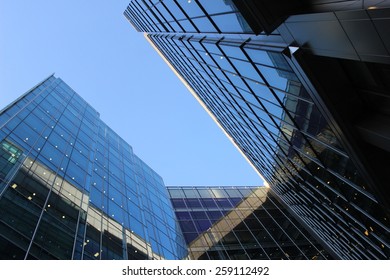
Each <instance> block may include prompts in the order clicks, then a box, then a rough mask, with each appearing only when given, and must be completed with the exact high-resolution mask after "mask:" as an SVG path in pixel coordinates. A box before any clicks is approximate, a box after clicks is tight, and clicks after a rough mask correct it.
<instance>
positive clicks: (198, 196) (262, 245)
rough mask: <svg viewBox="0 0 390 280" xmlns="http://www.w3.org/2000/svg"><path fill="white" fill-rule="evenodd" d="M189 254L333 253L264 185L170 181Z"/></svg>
mask: <svg viewBox="0 0 390 280" xmlns="http://www.w3.org/2000/svg"><path fill="white" fill-rule="evenodd" d="M168 191H169V193H170V196H171V200H172V204H173V206H174V208H175V213H176V217H177V219H178V221H179V224H180V227H181V229H182V231H183V234H184V237H185V239H186V242H187V244H188V251H189V258H190V259H196V260H202V259H206V260H207V259H215V260H226V259H228V260H229V259H230V260H247V259H248V260H254V259H265V260H269V259H270V260H280V259H293V260H297V259H330V258H332V257H331V256H330V255H329V254H328V253H327V252H326V251H325V250H324V249H323V248H322V247H321V246H320V245H319V244H318V243H317V242H316V241H315V240H313V238H312V237H310V235H309V234H308V233H307V231H306V230H305V229H304V228H303V227H302V226H300V225H299V223H297V222H296V221H295V219H294V218H293V217H292V216H291V215H290V214H289V213H288V212H287V211H286V210H285V208H284V207H283V206H282V205H281V204H280V203H279V202H278V201H277V200H276V199H275V198H274V197H273V196H272V194H271V193H270V192H269V188H267V187H168Z"/></svg>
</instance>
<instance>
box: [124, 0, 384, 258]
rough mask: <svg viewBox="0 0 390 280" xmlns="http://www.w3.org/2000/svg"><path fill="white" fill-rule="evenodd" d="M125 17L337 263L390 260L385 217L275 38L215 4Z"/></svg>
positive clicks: (149, 9)
mask: <svg viewBox="0 0 390 280" xmlns="http://www.w3.org/2000/svg"><path fill="white" fill-rule="evenodd" d="M211 2H212V4H211ZM125 16H126V17H127V18H128V20H129V21H130V22H131V23H132V24H133V26H134V27H135V28H136V29H137V30H138V31H141V32H145V33H147V38H148V39H149V40H150V42H151V43H152V44H153V45H154V46H155V47H156V49H157V50H158V52H159V53H160V54H161V55H162V56H163V57H164V58H165V59H166V60H167V61H168V63H169V64H171V66H172V67H173V68H174V70H175V71H176V73H177V74H178V75H179V76H180V77H182V78H183V79H184V80H185V82H186V84H187V85H188V86H189V87H190V89H191V90H192V91H193V92H194V93H195V94H196V95H197V96H198V97H199V98H200V100H201V103H203V104H204V105H205V106H206V107H207V110H208V111H209V112H210V113H211V114H212V115H214V116H215V117H216V119H217V120H218V122H219V124H220V125H221V126H222V127H223V129H224V130H225V131H226V132H227V133H228V134H229V135H230V136H231V137H232V139H233V141H234V142H235V144H237V146H238V147H239V148H240V150H241V151H242V152H243V153H244V154H245V156H246V157H247V158H248V159H249V160H250V162H251V163H252V164H253V166H254V167H255V168H256V169H257V170H258V171H259V172H260V173H261V174H262V175H263V177H264V178H265V180H266V181H267V183H269V185H270V186H271V190H272V192H273V193H274V194H275V195H277V196H278V197H279V198H280V199H281V200H282V201H283V202H284V203H285V204H287V205H288V206H289V209H290V210H292V211H293V213H294V215H295V216H296V217H297V218H299V220H300V222H301V223H302V225H304V226H305V227H306V228H307V229H308V230H309V231H310V233H311V234H313V236H314V237H315V238H317V240H319V241H321V242H325V243H326V245H327V246H328V248H329V250H330V252H331V253H332V255H333V256H334V257H335V258H341V259H388V258H390V222H389V215H388V210H386V209H384V208H383V206H382V205H381V203H380V202H379V199H378V197H377V196H376V193H375V191H374V190H375V186H374V185H373V183H372V182H371V181H369V180H367V177H366V175H362V172H361V170H362V167H360V166H359V167H357V165H356V163H355V161H354V160H352V158H353V157H354V155H352V154H351V152H350V150H348V149H347V148H346V147H345V145H344V142H342V141H340V137H339V135H340V133H339V132H338V131H337V132H336V131H335V128H334V126H332V125H330V123H329V119H328V118H327V117H325V116H324V115H323V113H322V111H321V110H320V109H319V105H318V101H317V100H316V99H313V94H312V89H311V88H310V87H308V86H307V83H304V82H303V81H302V80H300V78H298V77H299V75H297V73H295V72H294V71H293V69H292V68H291V63H290V61H289V57H288V55H286V50H288V44H286V43H285V40H284V38H282V36H280V34H279V33H278V30H275V31H274V32H272V33H271V34H269V35H265V34H263V33H261V34H259V35H255V34H253V33H254V32H251V30H250V29H249V28H248V27H247V26H248V25H247V24H246V22H245V19H244V18H243V17H242V16H240V13H239V12H238V11H237V9H236V8H235V6H234V4H233V3H232V2H231V1H222V0H221V1H197V0H193V1H173V0H168V1H136V0H135V1H131V2H130V4H129V6H128V8H127V10H126V11H125ZM233 17H235V20H233V19H232V18H233ZM222 25H225V26H226V29H223V28H222ZM232 26H233V27H232ZM342 143H343V144H342Z"/></svg>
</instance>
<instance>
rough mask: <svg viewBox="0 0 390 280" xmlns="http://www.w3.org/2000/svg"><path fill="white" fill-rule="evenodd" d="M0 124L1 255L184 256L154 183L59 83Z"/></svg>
mask: <svg viewBox="0 0 390 280" xmlns="http://www.w3.org/2000/svg"><path fill="white" fill-rule="evenodd" d="M0 128H1V129H0V259H129V260H133V259H140V260H143V259H181V258H184V257H186V256H187V249H186V244H185V241H184V238H183V236H182V234H181V231H180V228H179V226H178V224H177V221H176V218H175V214H174V211H173V208H172V204H171V202H170V199H169V196H168V192H167V190H166V188H165V185H164V182H163V180H162V178H161V177H160V176H159V175H158V174H156V173H155V172H154V171H153V170H152V169H151V168H150V167H149V166H147V165H146V164H145V163H144V162H143V161H142V160H141V159H139V158H138V157H137V156H136V155H135V154H134V153H133V150H132V148H131V146H130V145H129V144H127V143H126V142H125V141H124V140H123V139H122V138H121V137H120V136H118V135H117V134H116V133H115V132H114V131H112V130H111V129H110V128H109V127H108V126H107V125H106V124H105V123H104V122H103V121H102V120H101V119H100V117H99V113H98V112H97V111H96V110H95V109H94V108H92V107H91V106H90V105H89V104H88V103H87V102H86V101H84V100H83V99H82V98H81V97H80V96H79V95H78V94H77V93H76V92H74V91H73V90H72V89H71V88H70V87H69V86H68V85H67V84H65V83H64V82H63V81H62V80H61V79H60V78H56V77H54V76H50V77H48V78H47V79H45V80H44V81H43V82H41V83H40V84H38V85H37V86H35V87H34V88H32V89H31V90H29V91H28V92H27V93H26V94H24V95H23V96H21V97H20V98H19V99H17V100H16V101H14V102H13V103H12V104H10V105H9V106H8V107H6V108H5V109H3V110H1V111H0Z"/></svg>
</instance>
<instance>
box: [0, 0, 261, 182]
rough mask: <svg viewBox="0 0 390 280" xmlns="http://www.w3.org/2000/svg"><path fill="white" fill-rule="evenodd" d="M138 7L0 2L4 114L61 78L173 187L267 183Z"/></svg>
mask: <svg viewBox="0 0 390 280" xmlns="http://www.w3.org/2000/svg"><path fill="white" fill-rule="evenodd" d="M128 2H129V0H115V1H112V0H95V1H83V0H34V1H26V0H0V108H3V107H4V106H6V105H8V104H9V103H10V102H11V101H13V100H14V99H16V98H17V97H18V96H20V95H21V94H22V93H24V92H26V91H27V90H29V89H30V88H31V87H33V86H34V85H36V84H37V83H38V82H40V81H42V80H43V79H44V78H46V77H47V76H49V75H50V74H52V73H55V75H56V77H60V78H62V79H63V80H64V81H65V82H66V83H67V84H69V86H71V87H72V88H73V89H74V90H75V91H76V92H77V93H78V94H80V95H81V96H82V97H83V98H84V99H85V100H86V101H87V102H89V103H90V104H91V105H92V106H93V107H94V108H96V109H97V110H98V111H99V112H100V115H101V118H102V120H103V121H105V122H106V123H107V124H108V125H109V126H110V127H112V128H113V129H114V130H115V131H116V132H117V133H118V134H119V135H120V136H122V137H123V138H124V139H125V140H126V141H127V142H128V143H129V144H130V145H132V147H133V149H134V152H135V153H136V154H137V155H138V156H139V157H140V158H141V159H143V160H144V161H145V162H146V163H147V164H148V165H149V166H151V167H152V168H153V169H154V170H155V171H156V172H157V173H159V174H160V175H161V176H162V177H163V178H164V181H165V183H166V185H184V186H191V185H194V186H200V185H260V184H262V181H261V179H260V177H259V176H258V175H257V174H256V173H255V171H254V170H253V169H252V167H251V166H250V165H249V164H248V163H247V161H246V160H245V159H244V158H243V157H242V155H241V154H240V153H239V152H238V151H237V149H236V148H235V147H234V146H233V144H232V143H231V142H230V141H229V140H228V138H227V137H226V136H225V135H224V134H223V132H222V131H221V130H220V129H219V127H218V126H217V125H216V124H215V123H214V122H213V121H212V119H211V118H210V117H209V116H208V114H207V113H206V112H205V110H204V109H203V108H202V107H201V106H200V105H199V103H198V102H197V101H196V100H195V98H194V97H193V96H192V95H191V94H190V93H189V91H188V90H187V89H186V88H185V87H184V85H183V84H182V83H181V82H180V80H179V79H178V78H177V77H176V76H175V75H174V73H173V72H172V71H171V70H170V69H169V67H168V66H167V65H166V64H165V62H163V60H162V59H161V58H160V57H159V55H158V54H157V53H156V52H155V51H154V49H153V48H152V47H151V46H150V45H149V43H148V42H147V41H146V40H145V38H144V37H143V35H142V34H141V33H137V32H136V31H135V30H134V29H133V27H132V26H131V25H130V23H128V22H127V20H126V18H125V17H124V16H123V11H124V10H125V8H126V6H127V4H128Z"/></svg>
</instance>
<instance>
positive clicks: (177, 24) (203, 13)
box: [124, 0, 253, 33]
mask: <svg viewBox="0 0 390 280" xmlns="http://www.w3.org/2000/svg"><path fill="white" fill-rule="evenodd" d="M124 14H125V16H126V17H127V18H129V19H130V18H131V19H132V23H133V25H134V26H135V28H136V29H137V30H138V31H144V32H178V33H184V32H185V33H201V32H208V33H221V32H227V33H253V32H252V30H251V29H250V27H249V25H248V24H247V22H246V21H245V19H244V18H243V17H242V16H241V14H240V13H239V12H238V10H237V8H236V6H235V5H234V3H233V1H232V0H224V1H209V0H190V1H189V0H171V1H151V0H149V1H132V2H131V3H130V5H129V6H128V7H127V9H126V10H125V12H124Z"/></svg>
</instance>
